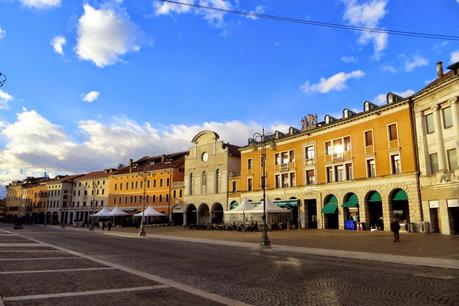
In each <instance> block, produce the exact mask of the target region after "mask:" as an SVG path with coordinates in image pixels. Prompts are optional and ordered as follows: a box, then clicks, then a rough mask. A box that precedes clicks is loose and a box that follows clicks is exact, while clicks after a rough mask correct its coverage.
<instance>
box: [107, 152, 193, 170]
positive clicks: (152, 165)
mask: <svg viewBox="0 0 459 306" xmlns="http://www.w3.org/2000/svg"><path fill="white" fill-rule="evenodd" d="M187 153H188V152H187V151H183V152H177V153H172V154H167V155H166V154H164V155H158V156H151V157H150V156H144V157H142V158H141V159H139V160H137V161H135V162H133V163H132V166H131V165H130V166H126V167H123V168H121V169H119V170H118V171H115V172H114V173H112V175H118V174H126V173H136V172H142V171H155V170H161V169H171V168H178V167H180V166H181V165H183V164H184V163H185V154H187Z"/></svg>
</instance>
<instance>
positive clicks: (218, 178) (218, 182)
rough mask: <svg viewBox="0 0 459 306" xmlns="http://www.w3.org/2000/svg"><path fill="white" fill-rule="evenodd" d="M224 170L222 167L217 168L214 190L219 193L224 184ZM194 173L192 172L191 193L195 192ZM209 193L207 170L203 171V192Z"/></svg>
mask: <svg viewBox="0 0 459 306" xmlns="http://www.w3.org/2000/svg"><path fill="white" fill-rule="evenodd" d="M221 176H222V172H221V170H220V169H217V170H215V184H214V192H215V193H219V192H220V191H221V187H220V186H221V184H222V177H221ZM194 183H195V182H194V174H193V173H190V183H189V187H188V188H189V190H188V193H189V195H192V194H193V192H194V189H193V185H194ZM206 193H207V172H206V171H203V172H202V173H201V194H206Z"/></svg>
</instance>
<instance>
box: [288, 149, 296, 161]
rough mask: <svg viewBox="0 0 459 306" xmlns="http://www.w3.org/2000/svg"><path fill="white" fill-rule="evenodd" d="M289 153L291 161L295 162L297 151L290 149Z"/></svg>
mask: <svg viewBox="0 0 459 306" xmlns="http://www.w3.org/2000/svg"><path fill="white" fill-rule="evenodd" d="M288 155H289V162H291V163H293V162H294V161H295V151H294V150H290V151H289V152H288Z"/></svg>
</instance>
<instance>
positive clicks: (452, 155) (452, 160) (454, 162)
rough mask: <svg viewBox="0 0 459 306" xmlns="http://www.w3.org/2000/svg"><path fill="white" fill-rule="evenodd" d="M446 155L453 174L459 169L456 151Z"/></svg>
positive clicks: (450, 151) (453, 150) (448, 152)
mask: <svg viewBox="0 0 459 306" xmlns="http://www.w3.org/2000/svg"><path fill="white" fill-rule="evenodd" d="M446 154H447V155H448V169H449V171H451V172H452V171H454V170H455V169H457V168H458V164H457V152H456V149H451V150H448V151H446Z"/></svg>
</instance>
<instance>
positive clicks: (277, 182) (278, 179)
mask: <svg viewBox="0 0 459 306" xmlns="http://www.w3.org/2000/svg"><path fill="white" fill-rule="evenodd" d="M274 179H275V181H276V182H275V183H276V188H280V186H281V176H280V175H279V174H276V176H275V178H274Z"/></svg>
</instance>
